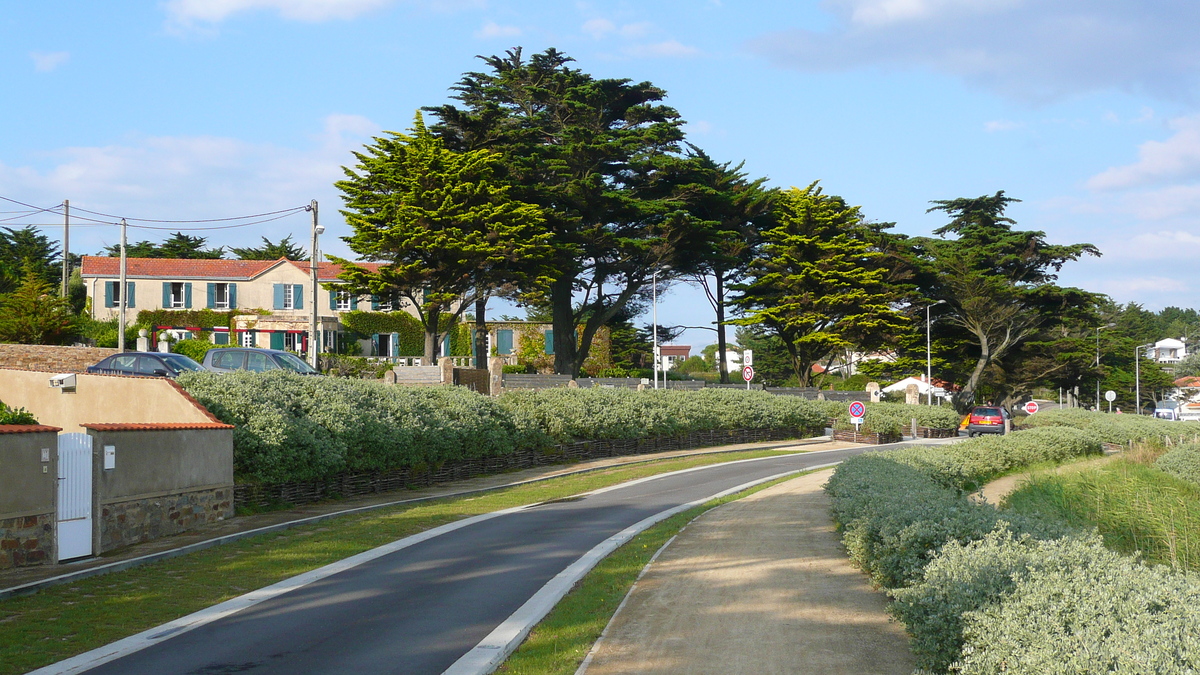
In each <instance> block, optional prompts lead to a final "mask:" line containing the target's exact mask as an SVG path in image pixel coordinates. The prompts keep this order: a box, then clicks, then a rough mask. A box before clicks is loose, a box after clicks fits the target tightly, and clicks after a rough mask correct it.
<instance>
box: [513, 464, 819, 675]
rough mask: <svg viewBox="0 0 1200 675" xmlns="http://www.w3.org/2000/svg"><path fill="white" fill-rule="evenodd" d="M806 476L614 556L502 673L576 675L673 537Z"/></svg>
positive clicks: (664, 530) (668, 528) (678, 523)
mask: <svg viewBox="0 0 1200 675" xmlns="http://www.w3.org/2000/svg"><path fill="white" fill-rule="evenodd" d="M805 473H811V472H807V471H806V472H804V473H799V474H793V475H791V476H787V477H786V478H781V479H779V480H774V481H771V482H768V483H763V484H762V485H756V486H754V487H752V488H750V489H748V490H743V491H742V492H738V493H736V494H732V495H727V496H725V497H722V498H720V499H714V500H712V501H710V502H708V503H705V504H702V505H700V506H697V507H696V508H694V509H689V510H687V511H684V512H683V513H678V514H675V515H674V516H672V517H670V518H668V519H666V520H664V521H662V522H661V523H658V524H657V525H655V526H653V527H651V528H650V529H648V530H646V531H645V532H643V533H641V534H639V535H638V536H636V537H634V538H633V539H631V540H629V542H628V543H626V544H625V545H624V546H622V547H621V548H619V549H617V550H616V551H613V552H612V554H611V555H609V556H608V557H607V558H605V559H604V560H602V561H600V563H599V564H598V565H596V567H594V568H593V569H592V571H591V572H588V574H587V576H585V577H584V578H583V579H581V580H580V582H579V584H578V585H576V587H575V588H574V589H573V590H572V591H571V592H570V593H568V594H567V596H566V597H565V598H563V599H562V601H561V602H559V603H558V605H556V606H555V607H554V609H553V610H551V612H550V614H548V615H546V618H545V619H543V620H542V622H541V623H539V624H538V625H537V626H536V627H535V628H534V629H533V630H532V631H531V632H530V633H529V637H528V638H526V640H525V642H523V643H522V644H521V646H520V647H518V648H517V651H515V652H513V654H512V656H510V657H509V658H508V660H507V661H505V662H504V665H502V666H501V667H500V669H499V670H498V671H497V672H501V673H511V674H512V675H551V674H558V673H562V674H564V675H570V673H574V672H575V671H576V669H578V668H579V664H580V663H582V662H583V659H584V657H586V656H587V653H588V650H590V649H591V647H592V645H593V644H595V642H596V640H598V639H599V638H600V633H601V632H603V631H604V627H605V626H607V625H608V622H609V620H611V619H612V617H613V615H614V614H615V613H616V611H617V607H618V606H619V605H620V604H621V600H622V599H623V598H624V597H625V594H626V593H628V592H629V589H630V588H631V587H632V586H633V584H634V582H635V581H636V580H637V577H638V574H639V573H640V572H641V571H642V568H644V567H645V566H646V565H647V563H649V562H650V558H652V557H653V556H654V553H655V552H656V551H658V549H660V548H662V546H663V544H665V543H666V542H667V541H668V540H669V539H670V538H671V537H673V536H675V535H676V534H677V533H678V532H679V531H680V530H682V529H683V527H684V526H685V525H687V524H688V523H690V522H691V521H692V520H694V519H695V518H696V517H697V516H699V515H700V514H702V513H704V512H705V511H708V510H709V509H712V508H715V507H717V506H720V505H722V504H726V503H728V502H732V501H736V500H738V499H742V498H743V497H746V496H748V495H751V494H754V493H755V492H758V491H759V490H765V489H767V488H769V487H771V486H772V485H776V484H778V483H782V482H784V481H788V480H792V479H793V478H797V477H799V476H802V475H804V474H805Z"/></svg>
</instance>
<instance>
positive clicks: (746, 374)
mask: <svg viewBox="0 0 1200 675" xmlns="http://www.w3.org/2000/svg"><path fill="white" fill-rule="evenodd" d="M742 379H743V380H745V381H746V391H750V380H753V379H754V367H753V366H742Z"/></svg>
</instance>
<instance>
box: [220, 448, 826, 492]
mask: <svg viewBox="0 0 1200 675" xmlns="http://www.w3.org/2000/svg"><path fill="white" fill-rule="evenodd" d="M823 433H824V430H818V429H734V430H715V431H698V432H693V433H690V434H686V435H683V436H655V437H651V438H636V439H623V440H597V441H577V442H574V443H564V444H561V445H558V446H556V447H554V448H552V449H551V450H549V451H547V452H539V451H532V450H526V451H522V452H515V453H513V454H511V455H502V456H499V457H481V458H475V459H465V460H460V461H457V462H446V463H444V464H441V465H439V466H420V467H406V468H403V469H393V470H391V471H380V472H376V473H353V474H351V473H346V474H341V475H339V476H335V477H333V478H330V479H328V480H323V481H296V482H291V483H276V484H270V485H264V484H249V483H246V484H238V485H236V486H234V501H235V503H236V504H237V505H238V506H254V507H269V506H273V505H277V504H281V503H283V504H295V505H298V504H308V503H311V502H316V501H322V500H325V499H337V498H344V497H353V496H357V495H367V494H375V493H379V492H390V491H392V490H402V489H405V488H420V487H429V486H431V485H437V484H440V483H448V482H451V481H455V480H463V479H466V478H471V477H473V476H479V475H483V474H495V473H502V472H505V471H515V470H518V469H528V468H531V467H534V466H543V465H546V464H560V463H564V462H573V461H580V460H585V459H600V458H604V457H618V456H625V455H639V454H647V453H654V452H669V451H672V450H687V449H691V448H704V447H711V446H716V445H732V444H735V443H759V442H763V441H782V440H786V439H789V438H806V437H810V436H819V435H821V434H823Z"/></svg>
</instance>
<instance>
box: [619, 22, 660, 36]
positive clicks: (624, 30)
mask: <svg viewBox="0 0 1200 675" xmlns="http://www.w3.org/2000/svg"><path fill="white" fill-rule="evenodd" d="M653 29H654V24H652V23H650V22H649V21H639V22H637V23H627V24H625V25H624V26H621V31H620V32H621V37H625V38H641V37H646V36H647V35H649V34H650V31H651V30H653Z"/></svg>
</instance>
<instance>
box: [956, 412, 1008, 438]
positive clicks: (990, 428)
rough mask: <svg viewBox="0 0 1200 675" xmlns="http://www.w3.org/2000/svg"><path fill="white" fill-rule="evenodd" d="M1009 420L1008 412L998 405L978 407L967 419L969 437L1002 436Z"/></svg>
mask: <svg viewBox="0 0 1200 675" xmlns="http://www.w3.org/2000/svg"><path fill="white" fill-rule="evenodd" d="M1009 419H1011V416H1010V415H1009V414H1008V411H1007V410H1005V409H1004V408H1002V407H1000V406H998V405H977V406H975V407H974V408H972V409H971V416H970V417H969V418H968V419H967V435H968V436H977V435H979V434H1002V433H1004V426H1005V424H1004V423H1005V422H1006V421H1008V420H1009Z"/></svg>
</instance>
